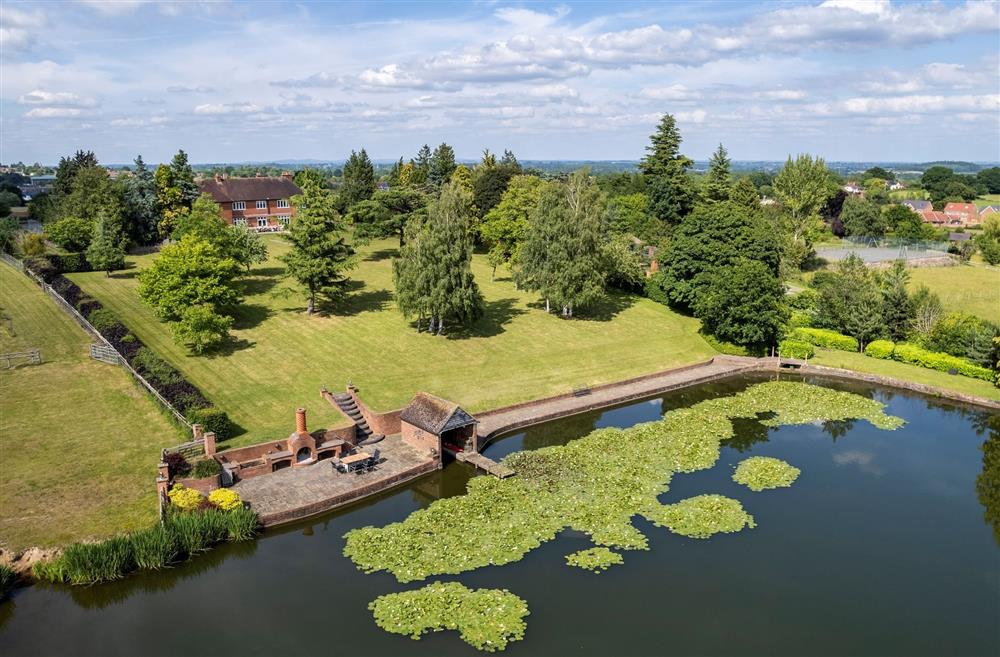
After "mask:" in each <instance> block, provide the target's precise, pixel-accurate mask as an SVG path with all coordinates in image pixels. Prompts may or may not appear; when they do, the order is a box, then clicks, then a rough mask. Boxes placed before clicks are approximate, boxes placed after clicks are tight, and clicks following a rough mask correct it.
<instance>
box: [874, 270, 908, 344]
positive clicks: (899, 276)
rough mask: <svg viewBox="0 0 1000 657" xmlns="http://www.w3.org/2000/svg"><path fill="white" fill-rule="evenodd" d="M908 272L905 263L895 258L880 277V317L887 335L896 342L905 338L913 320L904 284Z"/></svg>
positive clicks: (906, 281)
mask: <svg viewBox="0 0 1000 657" xmlns="http://www.w3.org/2000/svg"><path fill="white" fill-rule="evenodd" d="M909 280H910V272H908V271H907V270H906V263H905V262H904V261H902V260H897V261H896V262H894V263H893V264H892V267H890V268H889V269H888V270H886V271H885V272H884V273H883V274H882V275H881V277H880V282H881V285H882V317H883V320H884V321H885V328H886V331H887V332H888V334H889V337H890V338H891V339H892V340H895V341H896V342H899V341H901V340H905V339H906V336H907V335H908V334H909V332H910V326H911V324H912V322H913V317H914V312H915V311H914V307H913V300H912V299H911V298H910V294H909V293H908V292H907V291H906V284H907V283H908V282H909Z"/></svg>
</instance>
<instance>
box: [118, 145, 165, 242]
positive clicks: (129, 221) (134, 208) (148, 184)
mask: <svg viewBox="0 0 1000 657" xmlns="http://www.w3.org/2000/svg"><path fill="white" fill-rule="evenodd" d="M122 186H123V192H122V203H123V206H124V214H125V219H126V225H127V226H128V232H129V236H130V237H131V239H132V241H133V242H135V243H136V244H149V243H151V242H153V241H154V240H155V239H156V237H157V225H158V224H159V221H160V205H159V202H158V200H157V198H156V179H155V177H154V176H153V172H152V171H150V169H149V167H147V166H146V163H145V162H143V161H142V156H141V155H139V156H137V157H136V158H135V169H134V170H133V171H132V175H131V176H128V177H127V178H125V179H124V182H123V183H122Z"/></svg>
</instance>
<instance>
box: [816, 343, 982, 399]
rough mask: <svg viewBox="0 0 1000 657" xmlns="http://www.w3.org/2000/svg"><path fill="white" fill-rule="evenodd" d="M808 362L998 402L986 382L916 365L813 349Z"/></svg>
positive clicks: (856, 354)
mask: <svg viewBox="0 0 1000 657" xmlns="http://www.w3.org/2000/svg"><path fill="white" fill-rule="evenodd" d="M809 362H810V363H813V364H814V365H825V366H827V367H839V368H842V369H845V370H855V371H857V372H867V373H868V374H877V375H879V376H889V377H893V378H895V379H903V380H905V381H913V382H915V383H922V384H924V385H930V386H937V387H939V388H948V389H949V390H955V391H957V392H961V393H965V394H967V395H976V396H978V397H985V398H987V399H996V400H1000V388H997V387H996V386H995V385H993V384H992V383H990V382H988V381H981V380H979V379H972V378H969V377H967V376H953V375H951V374H948V373H947V372H938V371H937V370H929V369H926V368H923V367H917V366H916V365H909V364H907V363H899V362H896V361H894V360H882V359H879V358H870V357H868V356H865V355H864V354H859V353H854V352H848V351H836V350H833V349H816V356H815V357H814V358H811V359H810V360H809Z"/></svg>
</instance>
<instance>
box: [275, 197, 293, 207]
mask: <svg viewBox="0 0 1000 657" xmlns="http://www.w3.org/2000/svg"><path fill="white" fill-rule="evenodd" d="M278 207H279V208H288V207H291V206H290V205H289V204H288V199H287V198H279V199H278Z"/></svg>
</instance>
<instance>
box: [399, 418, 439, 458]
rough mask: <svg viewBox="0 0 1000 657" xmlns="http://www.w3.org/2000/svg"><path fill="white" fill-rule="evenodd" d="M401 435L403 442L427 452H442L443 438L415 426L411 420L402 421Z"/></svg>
mask: <svg viewBox="0 0 1000 657" xmlns="http://www.w3.org/2000/svg"><path fill="white" fill-rule="evenodd" d="M400 437H401V438H402V439H403V442H404V443H406V444H408V445H411V446H413V447H416V448H417V449H419V450H420V451H421V452H424V453H425V454H430V453H434V454H440V453H441V438H440V437H438V436H435V435H434V434H432V433H429V432H427V431H424V430H423V429H421V428H419V427H415V426H413V425H412V424H410V423H409V422H402V423H401V427H400Z"/></svg>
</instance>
